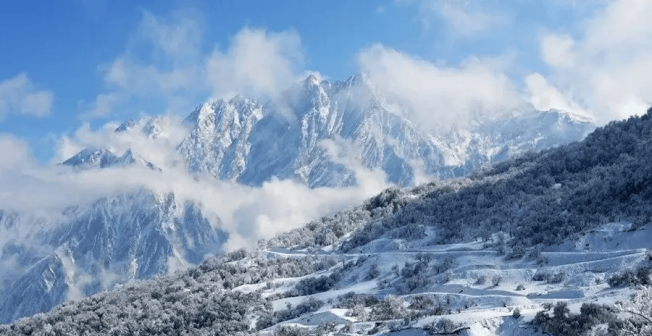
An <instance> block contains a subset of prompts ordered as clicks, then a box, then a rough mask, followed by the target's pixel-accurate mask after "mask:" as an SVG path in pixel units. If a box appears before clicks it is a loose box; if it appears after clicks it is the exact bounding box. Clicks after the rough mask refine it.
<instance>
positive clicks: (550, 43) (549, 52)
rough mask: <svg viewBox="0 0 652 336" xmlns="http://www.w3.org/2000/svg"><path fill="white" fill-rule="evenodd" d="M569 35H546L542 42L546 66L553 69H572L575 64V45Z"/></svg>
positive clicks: (542, 52)
mask: <svg viewBox="0 0 652 336" xmlns="http://www.w3.org/2000/svg"><path fill="white" fill-rule="evenodd" d="M574 42H575V41H573V39H572V38H571V37H570V36H568V35H556V34H551V35H546V36H544V37H543V39H542V40H541V54H542V57H543V60H544V61H545V62H546V64H548V65H550V66H553V67H566V68H567V67H571V66H573V63H574V55H573V51H572V48H573V44H574Z"/></svg>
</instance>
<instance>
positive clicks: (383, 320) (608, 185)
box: [0, 111, 652, 335]
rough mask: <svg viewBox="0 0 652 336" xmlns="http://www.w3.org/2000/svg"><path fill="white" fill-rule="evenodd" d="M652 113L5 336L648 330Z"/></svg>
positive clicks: (62, 311)
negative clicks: (41, 334)
mask: <svg viewBox="0 0 652 336" xmlns="http://www.w3.org/2000/svg"><path fill="white" fill-rule="evenodd" d="M651 135H652V111H648V113H647V114H646V115H644V116H642V117H633V118H630V119H628V120H626V121H618V122H612V123H610V124H609V125H607V126H605V127H602V128H599V129H597V130H596V131H594V132H593V133H592V134H590V135H589V136H588V137H587V138H586V139H584V140H583V141H581V142H577V143H572V144H569V145H565V146H561V147H559V148H556V149H550V150H547V151H544V152H542V153H539V154H528V155H526V156H524V157H521V158H518V159H515V160H510V161H507V162H505V163H502V164H499V165H497V166H495V167H494V168H491V169H488V170H485V171H481V172H478V173H476V174H473V175H472V176H470V177H467V178H461V179H453V180H449V181H443V182H436V183H430V184H426V185H422V186H419V187H416V188H414V189H389V190H386V191H384V192H383V193H381V194H380V195H377V196H375V197H373V198H371V199H369V200H368V201H367V202H365V203H364V204H363V205H360V206H356V207H352V208H350V209H348V210H344V211H341V212H339V213H336V214H333V215H331V216H327V217H324V218H321V219H320V220H317V221H314V222H311V223H308V224H307V225H306V226H305V227H302V228H300V229H296V230H293V231H290V232H287V233H284V234H281V235H279V236H277V237H276V238H274V239H271V240H269V241H261V242H260V243H259V248H258V249H256V250H254V251H250V252H247V251H244V250H240V251H236V252H233V253H230V254H228V255H226V256H223V257H212V258H209V259H208V260H206V261H204V262H203V263H202V264H201V265H200V266H199V267H197V268H193V269H190V270H187V271H183V272H179V273H177V274H175V275H173V276H168V277H162V278H157V279H153V280H148V281H142V282H132V283H129V284H127V285H124V286H121V287H120V288H119V289H117V290H115V291H112V292H106V293H101V294H97V295H95V296H92V297H90V298H87V299H83V300H80V301H72V302H68V303H66V304H64V305H62V306H60V307H57V308H55V309H54V310H53V311H52V312H50V313H48V314H41V315H37V316H34V317H31V318H26V319H21V320H18V321H16V322H15V323H14V324H12V325H9V326H4V327H1V328H0V334H12V335H23V334H25V335H27V334H31V333H32V332H34V331H37V332H45V333H50V334H82V333H84V332H87V333H93V332H97V333H111V334H116V335H123V334H124V335H127V334H135V333H139V332H140V333H144V334H160V335H163V334H166V335H167V334H184V333H194V334H207V335H213V334H217V335H222V334H232V335H237V334H243V335H244V334H256V333H257V334H270V335H271V334H275V335H303V334H358V333H366V334H385V335H387V334H389V335H421V334H459V335H541V334H542V331H546V332H548V333H552V334H556V335H570V334H573V335H575V334H577V335H580V334H589V333H592V334H596V333H597V334H600V333H601V332H604V333H608V334H614V335H619V334H623V335H624V334H628V333H629V334H632V333H633V334H637V335H649V334H652V325H651V324H650V320H649V318H650V317H651V316H652V307H651V306H650V301H649V298H650V297H651V294H650V288H649V287H648V286H649V285H650V284H651V283H652V279H650V276H649V269H650V268H651V267H652V254H651V253H650V248H651V247H652V246H651V245H650V244H651V243H650V242H651V241H652V236H651V235H652V226H650V221H649V218H650V209H651V207H650V197H651V196H652V192H651V190H652V189H651V188H650V185H649V183H650V177H651V174H652V165H650V162H649V160H651V159H650V158H651V157H652V155H651V154H652V153H651V151H652V146H650V141H651V140H650V139H652V137H651Z"/></svg>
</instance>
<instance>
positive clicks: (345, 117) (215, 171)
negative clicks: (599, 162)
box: [0, 75, 594, 323]
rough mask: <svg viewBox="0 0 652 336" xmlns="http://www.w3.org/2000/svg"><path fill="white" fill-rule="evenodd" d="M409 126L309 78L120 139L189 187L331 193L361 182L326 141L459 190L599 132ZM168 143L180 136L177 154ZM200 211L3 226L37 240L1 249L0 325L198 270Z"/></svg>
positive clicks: (127, 159)
mask: <svg viewBox="0 0 652 336" xmlns="http://www.w3.org/2000/svg"><path fill="white" fill-rule="evenodd" d="M409 115H410V108H409V107H408V106H407V105H405V104H403V103H399V102H396V101H392V100H390V99H388V98H386V97H385V95H384V94H383V93H382V92H380V91H379V90H378V89H377V88H376V87H375V86H374V84H373V83H371V82H370V81H369V79H368V78H367V77H366V76H364V75H356V76H353V77H351V78H349V79H348V80H346V81H337V82H333V83H331V82H328V81H319V80H318V79H317V78H316V77H315V76H309V77H308V78H306V79H305V80H304V81H303V82H302V83H299V84H297V85H296V86H295V87H293V88H290V89H289V90H288V91H287V92H286V93H285V94H284V96H283V97H282V98H280V99H277V100H274V101H270V102H266V103H264V104H263V103H261V102H257V101H255V100H251V99H248V98H246V97H243V96H235V97H234V98H232V99H229V100H217V101H211V102H206V103H203V104H201V105H200V106H199V107H197V109H195V110H194V111H193V112H192V113H191V114H190V115H189V116H188V117H187V118H185V120H183V122H177V121H176V120H171V119H170V118H173V117H169V116H155V117H147V118H141V119H138V120H129V121H127V122H125V123H123V124H122V125H120V126H119V127H117V128H116V129H115V132H117V133H122V132H134V131H135V132H142V133H143V134H145V135H146V136H147V138H148V139H149V140H151V141H152V142H154V143H159V142H170V141H172V146H174V148H175V150H176V151H177V152H178V153H179V154H180V156H181V161H182V164H183V165H186V168H187V169H188V170H189V171H190V172H192V173H206V174H209V175H211V176H213V177H215V178H217V179H228V180H233V181H237V182H239V183H243V184H247V185H253V186H258V185H261V184H262V183H263V182H265V181H268V180H270V179H272V178H273V177H276V178H280V179H294V180H298V181H301V182H303V183H305V184H306V185H308V186H310V187H323V186H327V187H336V186H349V185H352V184H355V183H356V176H355V172H354V171H353V170H352V167H350V165H346V164H345V163H343V162H342V161H341V160H339V158H334V157H332V155H331V154H332V153H329V149H328V148H327V146H325V145H324V141H326V140H331V141H333V142H334V143H336V144H337V146H342V150H341V151H342V152H343V153H345V154H346V155H350V156H351V157H352V158H354V159H355V160H358V161H359V162H360V163H361V165H362V166H364V167H366V168H368V169H382V170H383V171H384V172H385V174H386V176H387V179H388V180H389V181H390V182H393V183H395V184H398V185H400V186H411V185H413V184H414V183H415V179H417V177H418V175H419V174H425V175H427V176H430V177H439V178H450V177H455V176H464V175H467V174H469V173H470V172H472V171H474V170H475V169H477V168H479V167H482V166H483V165H486V164H490V163H493V162H497V161H502V160H506V159H508V158H510V157H513V156H515V155H518V154H521V153H524V152H526V151H530V150H533V151H539V150H542V149H547V148H550V147H554V146H558V145H561V144H564V143H568V142H572V141H575V140H580V139H582V138H583V137H584V136H585V135H586V134H587V133H588V132H589V131H590V130H591V129H593V127H594V125H593V124H592V123H591V122H590V121H589V120H586V119H582V118H580V117H578V116H574V115H572V114H569V113H566V112H563V111H546V112H544V111H536V110H533V109H524V110H522V111H512V112H511V113H510V114H502V116H501V117H499V118H494V119H478V120H472V121H470V122H469V123H468V125H466V126H464V127H461V126H459V125H458V126H457V127H453V128H450V129H448V130H447V131H446V132H439V133H433V132H431V131H429V130H427V129H423V128H421V127H419V125H418V124H416V123H415V122H413V121H411V120H410V118H409ZM182 124H183V125H182ZM181 128H182V129H181ZM171 134H174V135H175V136H174V137H172V136H171ZM177 134H182V136H180V137H178V141H177V140H176V139H177V137H176V135H177ZM175 141H176V142H175ZM152 154H153V153H146V152H140V153H139V152H137V151H134V150H132V149H127V150H124V149H123V150H122V151H116V150H115V149H105V148H96V147H93V148H86V149H83V150H82V151H80V152H79V153H77V154H76V155H74V156H73V157H71V158H69V159H67V160H65V161H64V162H62V163H61V166H64V167H71V168H72V170H73V171H76V172H81V171H84V170H89V169H116V168H128V167H131V166H133V165H140V166H145V167H149V168H150V169H151V170H152V172H151V173H152V174H156V173H158V171H160V170H161V169H163V170H164V169H166V167H165V162H158V161H156V160H155V159H152V157H156V155H152ZM146 158H147V159H146ZM159 167H161V168H159ZM201 209H202V205H201V204H195V203H185V202H182V201H180V200H178V199H177V197H176V196H175V195H174V194H165V195H161V194H158V193H155V192H152V191H148V190H140V191H138V192H134V193H127V194H122V195H118V196H115V195H112V196H110V197H106V198H102V199H99V200H96V201H94V202H91V203H90V204H88V205H83V206H79V207H72V208H69V209H68V210H66V211H65V213H64V214H61V216H60V217H58V218H57V219H56V220H52V219H49V218H40V217H38V216H31V215H29V214H28V215H27V216H25V215H23V216H17V215H11V216H10V215H5V216H4V217H2V221H3V223H4V224H3V225H4V226H5V227H6V228H10V227H11V226H23V227H25V226H27V227H29V226H34V227H37V228H43V229H38V230H36V232H37V233H36V234H35V235H32V236H29V237H30V240H29V241H14V242H12V243H11V244H7V245H6V246H1V247H0V248H2V254H0V260H4V262H9V261H11V262H12V263H14V264H16V265H22V266H24V267H16V269H17V270H19V271H16V272H13V273H11V274H9V273H6V274H4V276H0V281H1V282H0V284H2V288H3V290H2V292H0V323H4V322H10V321H13V320H14V319H15V318H17V317H21V316H27V315H30V314H34V313H37V312H42V311H47V310H49V309H50V308H52V307H53V306H54V305H56V304H59V303H61V302H63V301H64V300H66V299H67V298H71V297H78V296H79V297H81V296H83V295H87V294H92V293H95V292H97V291H99V290H102V289H107V288H110V285H112V284H113V283H116V282H124V281H126V280H130V279H147V278H149V277H152V276H154V275H160V274H164V273H166V272H168V271H169V270H170V265H172V264H175V263H189V264H196V263H198V262H200V261H201V260H202V256H203V255H204V253H206V252H213V253H215V252H216V251H219V250H220V243H221V242H223V241H224V240H225V239H226V237H225V235H224V233H222V232H221V231H219V230H217V229H215V227H217V225H218V224H219V219H217V218H211V220H210V221H209V220H208V219H207V218H206V217H207V216H208V215H207V214H205V213H203V212H202V210H201ZM6 210H7V211H8V212H7V213H6V214H10V213H11V211H10V210H11V209H6ZM55 228H56V229H55ZM9 231H11V230H10V229H8V231H7V232H9ZM34 246H40V247H39V248H38V249H34V248H33V247H34ZM175 260H176V261H175ZM170 263H172V264H170ZM107 279H109V280H107ZM75 293H76V294H75ZM73 294H74V295H73Z"/></svg>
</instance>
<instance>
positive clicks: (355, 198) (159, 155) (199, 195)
mask: <svg viewBox="0 0 652 336" xmlns="http://www.w3.org/2000/svg"><path fill="white" fill-rule="evenodd" d="M169 119H170V121H168V122H169V123H170V125H169V127H163V130H164V131H166V132H167V130H172V129H177V128H178V127H179V125H176V124H175V125H172V124H173V123H174V122H175V121H178V120H179V119H178V118H172V117H170V118H169ZM115 127H116V125H115V124H107V125H105V126H104V127H101V128H100V129H98V130H95V131H94V130H92V129H90V127H89V126H88V125H83V126H82V127H81V128H80V129H78V130H77V131H76V132H75V133H74V134H73V135H72V136H70V137H63V138H62V139H61V141H60V142H59V148H58V151H59V156H60V157H62V158H67V157H69V156H70V155H72V154H75V153H76V152H77V150H79V149H80V148H83V147H100V148H107V149H110V150H112V151H114V153H117V154H122V151H124V150H126V149H128V148H133V149H134V150H135V152H136V153H138V154H141V155H143V156H145V159H147V160H150V161H152V162H153V163H154V164H156V165H157V166H159V167H161V168H162V169H163V171H162V172H155V171H152V170H150V169H148V168H146V167H138V166H135V167H133V168H128V169H120V168H116V169H101V170H91V171H82V172H73V171H69V170H68V169H64V168H63V167H37V166H30V165H28V163H29V162H30V161H31V160H32V159H31V157H29V150H28V147H27V145H26V144H24V143H21V142H19V141H17V140H13V139H12V140H11V141H0V149H3V148H4V147H3V144H4V143H7V144H9V145H11V148H19V149H20V150H16V153H17V154H16V155H14V156H13V157H15V158H16V159H14V160H12V161H11V162H10V164H5V166H6V168H5V169H3V170H2V174H0V190H8V191H10V192H4V193H3V192H0V204H2V205H3V208H4V209H14V210H16V211H19V212H21V213H24V214H29V215H32V214H34V213H40V214H43V215H44V216H49V217H51V218H57V216H58V214H60V212H61V211H62V210H63V209H64V208H65V207H68V206H73V205H80V206H83V205H85V204H88V203H90V202H93V201H94V200H97V199H98V198H101V197H107V196H113V195H118V194H121V193H128V192H133V191H137V190H140V189H142V188H145V189H147V190H152V191H154V192H156V193H159V194H164V193H169V192H173V193H174V194H175V196H176V197H177V199H179V200H182V201H184V200H190V201H197V202H200V203H201V204H203V210H204V211H205V213H207V214H208V215H209V218H211V215H216V216H217V217H219V218H220V219H221V222H218V221H214V224H215V225H220V228H221V229H222V230H224V231H225V232H227V233H229V240H228V242H227V243H226V246H225V248H226V249H227V250H232V249H235V248H239V247H242V246H253V245H254V244H255V242H256V241H257V240H258V239H260V238H271V237H272V236H274V235H275V234H277V233H279V232H282V231H286V230H289V229H292V228H296V227H299V226H301V225H304V224H305V223H308V222H310V221H311V220H314V219H316V218H318V217H319V216H322V215H326V214H328V213H331V212H334V211H337V210H340V209H343V208H345V207H349V206H351V205H354V204H359V203H361V202H362V201H363V200H364V199H366V198H368V197H370V196H373V195H375V194H377V193H378V192H380V191H382V190H383V189H384V188H386V187H387V186H388V185H387V184H386V183H385V175H384V173H383V172H382V171H369V170H366V169H365V168H364V167H362V165H361V164H360V163H359V162H357V160H355V159H354V158H353V157H354V154H353V153H355V150H356V149H355V148H353V147H350V146H348V145H346V144H345V143H344V142H342V141H326V142H325V143H324V146H325V148H326V149H327V150H328V152H329V153H330V154H331V155H332V156H333V159H334V160H335V161H336V162H339V163H342V164H344V165H346V166H347V167H348V168H349V169H351V170H353V171H354V172H355V174H356V179H357V181H358V185H357V186H353V187H347V188H316V189H310V188H308V187H307V186H306V185H305V184H303V183H300V182H297V181H293V180H277V179H274V180H271V181H269V182H266V183H264V184H263V185H262V186H261V187H249V186H243V185H239V184H236V183H233V182H230V181H219V180H215V179H214V178H213V177H210V176H195V175H191V174H189V173H188V171H187V170H186V167H185V165H178V164H177V161H178V160H179V158H178V157H177V156H176V155H177V152H176V149H175V144H177V143H178V142H179V140H178V137H181V136H183V134H170V132H167V137H159V138H157V139H151V138H149V137H147V136H145V135H144V134H142V133H140V132H137V131H134V132H119V133H115V132H113V129H114V128H115ZM164 133H165V132H164ZM9 145H8V146H9ZM8 148H9V147H8ZM26 168H29V169H26ZM51 222H55V221H54V220H53V221H51ZM34 230H36V231H38V230H37V229H30V228H29V225H25V229H24V230H23V231H24V232H23V236H24V237H28V236H30V232H33V231H34ZM0 233H2V232H0ZM0 243H2V241H1V240H0ZM176 259H177V260H174V261H170V262H171V264H170V266H171V269H174V268H175V267H181V266H182V264H183V263H179V262H180V261H181V260H182V258H180V257H179V256H177V258H176Z"/></svg>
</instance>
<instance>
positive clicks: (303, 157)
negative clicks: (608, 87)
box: [179, 75, 595, 187]
mask: <svg viewBox="0 0 652 336" xmlns="http://www.w3.org/2000/svg"><path fill="white" fill-rule="evenodd" d="M408 116H409V108H408V107H406V106H405V105H401V104H399V103H397V102H391V101H390V100H388V99H387V98H386V97H385V96H384V95H383V93H382V92H380V91H378V90H377V89H376V88H375V87H374V85H373V83H371V82H370V81H369V80H368V79H367V77H366V76H364V75H356V76H353V77H351V78H349V79H348V80H346V81H339V82H335V83H329V82H327V81H321V82H320V81H318V80H317V78H316V77H314V76H309V77H308V78H307V79H306V80H305V81H304V82H303V83H302V85H298V86H297V87H294V88H292V89H290V90H289V91H288V93H287V95H286V99H285V100H283V101H282V102H275V101H272V102H269V103H267V104H265V105H263V104H261V103H259V102H256V101H253V100H249V99H247V98H244V97H242V96H236V97H234V98H232V99H231V100H228V101H225V100H219V101H216V102H207V103H204V104H202V105H200V106H199V107H198V108H197V109H196V110H195V111H194V112H193V113H191V114H190V116H188V117H187V118H186V123H187V124H188V125H189V127H190V128H191V129H192V131H191V133H190V134H189V135H188V136H187V137H186V138H185V139H184V140H183V142H182V143H181V144H180V146H179V151H180V152H181V153H182V154H183V156H184V157H185V158H186V159H187V162H188V167H189V169H190V170H191V171H196V172H205V173H209V174H211V175H213V176H215V177H216V178H220V179H231V180H237V181H239V182H240V183H244V184H248V185H260V184H261V183H262V182H264V181H267V180H269V179H270V178H271V177H272V176H275V177H278V178H281V179H283V178H293V179H298V180H300V181H303V182H304V183H306V184H307V185H309V186H311V187H318V186H343V185H350V184H353V183H355V176H354V174H353V172H352V171H351V170H350V169H348V167H345V166H343V165H342V164H341V163H338V162H335V161H334V160H333V159H332V158H331V157H329V154H328V152H327V150H326V148H324V146H323V145H322V140H324V139H343V140H344V141H345V142H346V143H347V144H348V145H349V147H348V148H346V150H347V151H350V152H352V153H351V154H352V155H353V156H354V157H356V158H357V159H359V160H360V162H361V163H362V165H363V166H364V167H366V168H369V169H382V170H383V171H385V173H386V174H387V178H388V180H389V181H390V182H393V183H396V184H399V185H403V186H407V185H412V184H413V183H414V175H415V171H414V169H415V167H419V169H422V170H423V173H425V174H426V175H428V176H431V177H440V178H449V177H454V176H463V175H466V174H468V173H470V172H471V171H473V170H475V169H477V168H479V167H480V166H482V165H484V164H488V163H492V162H495V161H500V160H504V159H507V158H509V157H513V156H515V155H518V154H521V153H523V152H525V151H528V150H535V151H537V150H541V149H545V148H550V147H553V146H556V145H560V144H564V143H568V142H571V141H576V140H580V139H582V138H583V137H584V136H585V135H586V134H588V132H590V131H591V130H592V129H593V128H594V127H595V126H594V125H593V123H591V121H590V120H587V119H585V118H581V117H579V116H575V115H572V114H570V113H567V112H563V111H546V112H543V111H536V110H533V109H525V110H523V111H515V112H514V113H512V114H509V115H502V116H501V117H499V118H498V119H486V120H474V121H472V122H470V123H469V126H468V127H464V128H461V127H458V128H453V129H451V130H450V131H447V132H445V133H444V134H441V132H440V133H433V132H431V131H429V130H426V129H423V128H421V127H419V126H418V125H416V124H415V123H414V122H412V121H411V120H410V119H409V117H408Z"/></svg>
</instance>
